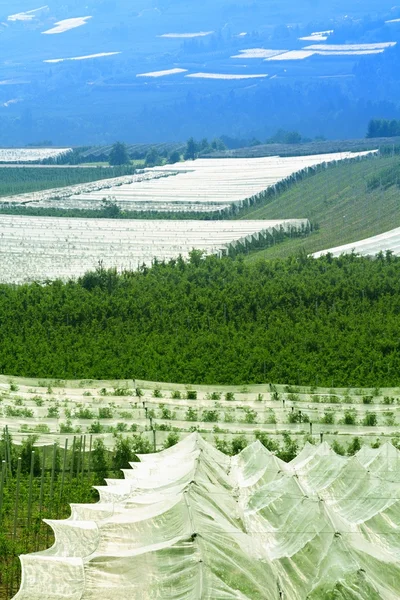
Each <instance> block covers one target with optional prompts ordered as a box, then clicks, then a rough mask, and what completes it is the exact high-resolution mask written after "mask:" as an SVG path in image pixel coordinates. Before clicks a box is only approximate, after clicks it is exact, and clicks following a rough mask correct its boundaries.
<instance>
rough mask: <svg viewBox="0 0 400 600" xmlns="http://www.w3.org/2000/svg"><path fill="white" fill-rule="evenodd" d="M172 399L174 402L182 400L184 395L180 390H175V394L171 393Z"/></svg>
mask: <svg viewBox="0 0 400 600" xmlns="http://www.w3.org/2000/svg"><path fill="white" fill-rule="evenodd" d="M171 398H172V400H180V399H181V398H182V394H181V393H180V391H179V390H174V391H173V392H171Z"/></svg>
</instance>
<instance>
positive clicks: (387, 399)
mask: <svg viewBox="0 0 400 600" xmlns="http://www.w3.org/2000/svg"><path fill="white" fill-rule="evenodd" d="M383 404H394V398H393V397H392V396H385V397H384V398H383Z"/></svg>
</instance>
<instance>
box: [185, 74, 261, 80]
mask: <svg viewBox="0 0 400 600" xmlns="http://www.w3.org/2000/svg"><path fill="white" fill-rule="evenodd" d="M185 77H192V78H193V79H233V80H236V79H263V78H265V77H268V74H267V73H261V74H259V75H254V74H248V75H247V74H236V73H190V74H189V75H186V76H185Z"/></svg>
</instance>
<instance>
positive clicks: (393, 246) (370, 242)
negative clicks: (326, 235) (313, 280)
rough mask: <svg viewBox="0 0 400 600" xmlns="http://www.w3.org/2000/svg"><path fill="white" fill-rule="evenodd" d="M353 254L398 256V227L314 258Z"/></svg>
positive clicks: (399, 229) (317, 254) (399, 235)
mask: <svg viewBox="0 0 400 600" xmlns="http://www.w3.org/2000/svg"><path fill="white" fill-rule="evenodd" d="M353 252H354V253H356V254H361V255H362V256H376V255H377V254H378V253H379V252H391V253H393V254H394V255H396V256H398V255H399V254H400V227H398V228H397V229H392V230H391V231H387V232H385V233H382V234H381V235H374V236H373V237H370V238H367V239H366V240H360V241H358V242H354V243H351V244H346V245H344V246H338V247H336V248H329V249H328V250H322V251H321V252H316V253H315V254H314V256H315V258H318V257H319V256H322V255H323V254H328V253H329V254H332V255H333V256H340V255H341V254H351V253H353Z"/></svg>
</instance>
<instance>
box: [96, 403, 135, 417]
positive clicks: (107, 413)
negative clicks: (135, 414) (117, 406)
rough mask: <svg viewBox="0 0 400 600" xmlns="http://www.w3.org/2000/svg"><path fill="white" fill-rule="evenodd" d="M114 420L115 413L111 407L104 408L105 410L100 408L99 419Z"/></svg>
mask: <svg viewBox="0 0 400 600" xmlns="http://www.w3.org/2000/svg"><path fill="white" fill-rule="evenodd" d="M112 418H113V412H112V410H111V408H110V407H109V406H104V407H103V408H99V419H112ZM128 418H129V417H128Z"/></svg>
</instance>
